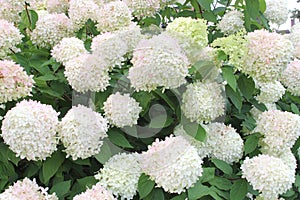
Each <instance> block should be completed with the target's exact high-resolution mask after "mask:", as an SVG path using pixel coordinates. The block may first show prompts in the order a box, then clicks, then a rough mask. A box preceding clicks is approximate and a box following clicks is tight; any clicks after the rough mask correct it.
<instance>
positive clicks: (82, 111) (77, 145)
mask: <svg viewBox="0 0 300 200" xmlns="http://www.w3.org/2000/svg"><path fill="white" fill-rule="evenodd" d="M107 130H108V121H107V120H106V119H104V118H103V117H102V116H101V114H100V113H97V112H94V111H93V110H92V109H91V108H87V107H85V106H82V105H78V106H73V107H72V108H71V109H70V110H69V111H68V113H67V114H66V115H65V116H64V118H62V120H61V123H60V128H59V137H60V140H61V141H62V143H63V145H64V146H65V148H66V149H65V152H66V153H67V157H69V156H71V157H72V159H73V160H76V159H77V158H81V159H85V158H88V157H91V156H93V155H95V154H97V153H99V152H100V148H101V146H102V144H103V141H102V140H103V139H104V138H105V137H107V134H106V132H107Z"/></svg>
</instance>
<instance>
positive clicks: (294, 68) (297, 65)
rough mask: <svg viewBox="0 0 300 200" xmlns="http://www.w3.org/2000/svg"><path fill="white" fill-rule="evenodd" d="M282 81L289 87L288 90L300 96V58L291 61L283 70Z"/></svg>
mask: <svg viewBox="0 0 300 200" xmlns="http://www.w3.org/2000/svg"><path fill="white" fill-rule="evenodd" d="M280 81H281V82H282V84H283V85H285V86H286V87H287V91H289V92H291V93H292V94H293V95H297V96H300V60H298V59H295V60H293V61H292V62H290V63H289V64H288V66H287V68H286V69H285V70H284V71H283V73H282V75H281V77H280Z"/></svg>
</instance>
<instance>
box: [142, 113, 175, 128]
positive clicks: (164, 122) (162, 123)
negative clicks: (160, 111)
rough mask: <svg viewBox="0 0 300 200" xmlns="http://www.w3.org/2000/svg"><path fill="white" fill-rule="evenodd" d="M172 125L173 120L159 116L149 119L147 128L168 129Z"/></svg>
mask: <svg viewBox="0 0 300 200" xmlns="http://www.w3.org/2000/svg"><path fill="white" fill-rule="evenodd" d="M172 123H173V118H171V117H170V116H168V115H159V116H155V117H154V118H151V121H150V123H149V126H148V127H149V128H164V127H168V126H170V125H171V124H172Z"/></svg>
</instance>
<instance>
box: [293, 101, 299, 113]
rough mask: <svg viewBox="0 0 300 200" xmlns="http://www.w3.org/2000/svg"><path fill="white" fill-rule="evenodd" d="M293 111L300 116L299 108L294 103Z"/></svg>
mask: <svg viewBox="0 0 300 200" xmlns="http://www.w3.org/2000/svg"><path fill="white" fill-rule="evenodd" d="M291 110H292V112H293V113H295V114H297V115H299V114H300V112H299V108H298V107H297V106H296V105H295V104H294V103H291Z"/></svg>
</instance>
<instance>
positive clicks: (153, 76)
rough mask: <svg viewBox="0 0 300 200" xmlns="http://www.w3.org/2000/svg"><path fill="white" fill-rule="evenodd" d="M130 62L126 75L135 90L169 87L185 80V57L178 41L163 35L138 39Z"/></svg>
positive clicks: (186, 72)
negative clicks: (131, 65) (130, 65)
mask: <svg viewBox="0 0 300 200" xmlns="http://www.w3.org/2000/svg"><path fill="white" fill-rule="evenodd" d="M131 62H132V64H133V67H131V68H130V69H129V75H128V78H129V79H130V82H131V85H132V86H133V87H134V88H135V90H136V91H152V90H155V89H156V88H157V87H163V88H164V89H171V88H177V87H179V86H181V85H182V84H184V83H186V80H185V77H186V76H188V68H189V62H188V59H187V57H186V56H185V55H184V53H182V51H181V49H180V47H179V45H178V44H177V42H176V41H175V40H174V39H173V38H171V37H169V36H168V35H166V34H160V35H158V36H153V37H152V38H151V39H143V40H141V41H140V42H139V44H138V45H137V47H136V49H135V50H134V52H133V58H132V60H131Z"/></svg>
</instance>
